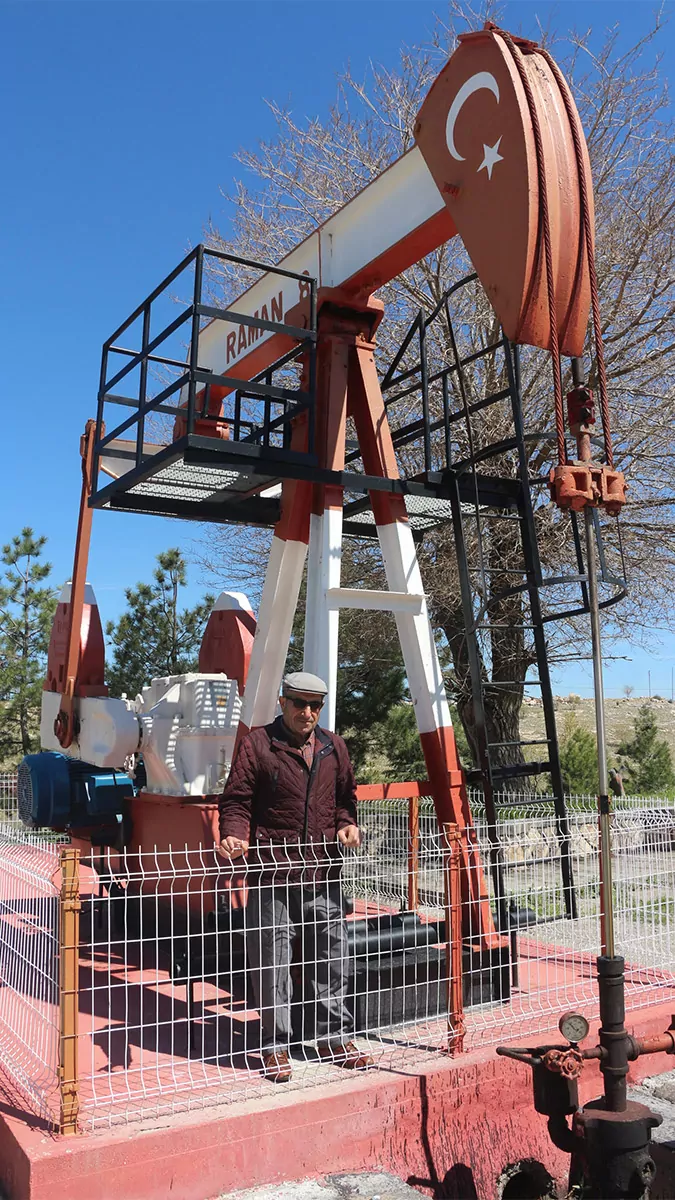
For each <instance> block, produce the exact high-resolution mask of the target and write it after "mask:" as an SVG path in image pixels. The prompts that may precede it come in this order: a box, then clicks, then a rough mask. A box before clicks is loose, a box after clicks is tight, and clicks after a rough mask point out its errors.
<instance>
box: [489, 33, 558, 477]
mask: <svg viewBox="0 0 675 1200" xmlns="http://www.w3.org/2000/svg"><path fill="white" fill-rule="evenodd" d="M493 32H494V33H498V34H499V36H500V37H501V38H502V39H503V40H504V43H505V44H506V45H507V46H508V48H509V51H510V53H511V57H512V59H513V61H514V63H515V65H516V70H517V71H518V74H519V76H520V80H521V83H522V85H523V90H524V92H525V98H526V100H527V106H528V109H529V112H530V119H531V121H532V132H533V135H534V145H535V151H536V156H537V179H538V183H539V234H540V237H541V239H542V240H543V243H544V257H545V262H546V293H547V300H548V311H549V329H550V350H551V358H552V362H553V397H554V403H555V431H556V442H557V446H558V462H559V463H560V464H561V465H562V464H563V463H565V462H566V461H567V451H566V447H565V415H564V409H563V394H562V380H561V377H560V346H559V342H558V320H557V313H556V305H555V301H556V296H555V283H554V279H553V248H552V246H551V223H550V216H549V210H548V191H547V187H546V169H545V164H544V144H543V141H542V136H541V126H540V124H539V114H538V112H537V108H536V103H535V99H534V93H533V91H532V85H531V84H530V80H529V78H528V75H527V71H526V69H525V64H524V62H523V56H522V54H521V52H520V50H519V49H518V47H517V46H516V45H515V43H514V41H513V38H512V37H511V35H510V33H507V32H506V30H504V29H495V30H494V31H493Z"/></svg>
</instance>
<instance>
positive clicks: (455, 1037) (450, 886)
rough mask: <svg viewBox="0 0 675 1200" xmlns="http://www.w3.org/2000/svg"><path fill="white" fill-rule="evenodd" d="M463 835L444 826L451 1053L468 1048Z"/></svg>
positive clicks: (456, 829) (449, 1038)
mask: <svg viewBox="0 0 675 1200" xmlns="http://www.w3.org/2000/svg"><path fill="white" fill-rule="evenodd" d="M461 839H462V833H461V830H460V829H459V827H458V826H457V825H453V824H450V825H444V826H443V858H444V867H445V870H444V872H443V876H444V881H445V955H446V965H447V975H448V1054H451V1055H455V1054H461V1053H462V1050H463V1048H464V1037H465V1034H466V1027H465V1024H464V997H463V994H462V879H461V858H462V849H461Z"/></svg>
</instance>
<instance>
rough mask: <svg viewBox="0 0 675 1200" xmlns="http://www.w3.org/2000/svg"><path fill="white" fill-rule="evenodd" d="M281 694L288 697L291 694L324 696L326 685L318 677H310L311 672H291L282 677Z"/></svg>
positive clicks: (326, 691)
mask: <svg viewBox="0 0 675 1200" xmlns="http://www.w3.org/2000/svg"><path fill="white" fill-rule="evenodd" d="M281 692H282V695H284V696H289V695H291V693H293V692H309V693H310V694H311V695H314V696H326V695H327V694H328V684H326V683H324V681H323V679H319V676H318V675H312V673H311V671H291V673H290V675H286V676H284V681H283V683H282V685H281Z"/></svg>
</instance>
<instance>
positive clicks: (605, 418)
mask: <svg viewBox="0 0 675 1200" xmlns="http://www.w3.org/2000/svg"><path fill="white" fill-rule="evenodd" d="M539 53H540V54H541V56H542V58H543V59H544V60H545V62H547V63H548V65H549V67H550V68H551V71H552V73H553V76H554V78H555V81H556V83H557V84H558V87H559V89H560V94H561V96H562V99H563V104H564V105H565V112H566V113H567V119H568V121H569V123H570V131H571V134H572V141H573V142H574V153H575V156H576V162H577V174H578V176H579V193H580V196H581V213H582V219H583V223H584V239H585V242H586V256H587V259H588V278H589V285H590V291H591V309H592V312H593V334H594V341H595V360H596V363H597V370H598V392H599V393H600V411H601V413H602V436H603V441H604V447H605V458H606V459H607V465H608V466H609V467H610V468H613V467H614V454H613V452H612V435H611V431H610V423H609V402H608V399H607V374H606V370H605V353H604V347H603V344H602V331H601V327H600V301H599V298H598V277H597V273H596V269H595V249H594V245H593V230H592V228H591V213H590V205H589V202H588V189H587V187H586V172H585V170H584V158H583V144H582V137H583V134H582V131H581V129H580V127H579V116H578V113H577V111H576V107H575V105H574V102H573V100H572V97H571V95H570V92H569V89H568V87H567V83H566V81H565V77H564V75H563V73H562V71H561V70H560V67H559V66H558V64H557V63H556V62H555V61H554V59H553V58H552V57H551V55H550V54H549V52H548V50H544V49H541V50H540V51H539Z"/></svg>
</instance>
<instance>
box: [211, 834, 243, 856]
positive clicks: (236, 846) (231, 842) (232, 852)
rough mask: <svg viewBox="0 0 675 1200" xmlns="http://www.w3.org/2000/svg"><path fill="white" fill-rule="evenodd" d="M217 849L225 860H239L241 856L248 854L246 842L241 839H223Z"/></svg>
mask: <svg viewBox="0 0 675 1200" xmlns="http://www.w3.org/2000/svg"><path fill="white" fill-rule="evenodd" d="M218 849H219V851H220V853H221V854H224V855H225V857H226V858H241V856H242V855H243V854H248V842H245V841H244V840H243V839H242V838H237V837H226V838H223V840H222V842H221V843H220V845H219V847H218Z"/></svg>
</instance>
